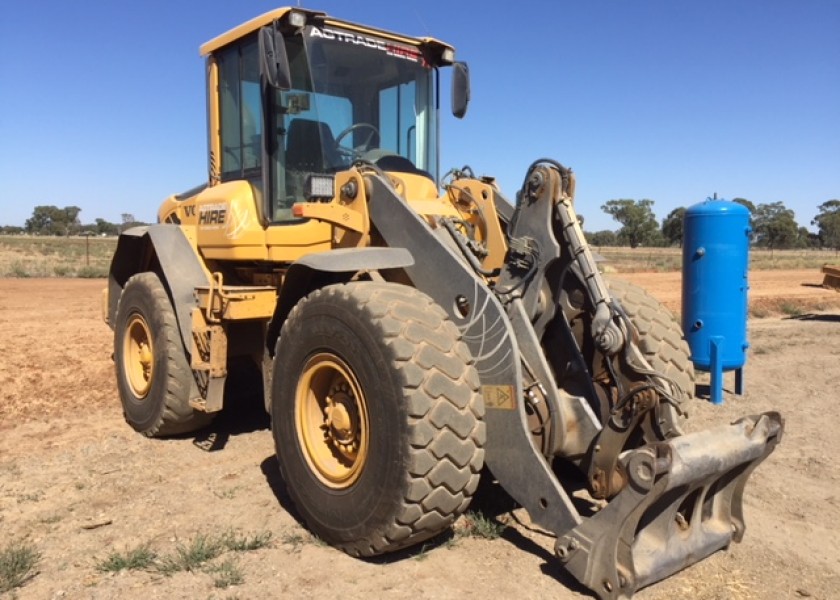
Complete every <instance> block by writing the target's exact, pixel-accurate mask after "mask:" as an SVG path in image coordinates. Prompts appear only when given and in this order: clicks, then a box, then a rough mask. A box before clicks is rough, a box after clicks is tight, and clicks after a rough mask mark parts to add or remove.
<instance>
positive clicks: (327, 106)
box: [202, 9, 468, 225]
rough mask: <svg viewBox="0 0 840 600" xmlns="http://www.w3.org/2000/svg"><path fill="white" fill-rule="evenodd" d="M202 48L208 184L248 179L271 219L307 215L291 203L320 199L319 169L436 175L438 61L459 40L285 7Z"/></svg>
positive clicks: (447, 59)
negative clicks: (363, 167)
mask: <svg viewBox="0 0 840 600" xmlns="http://www.w3.org/2000/svg"><path fill="white" fill-rule="evenodd" d="M202 53H203V54H206V55H207V73H208V120H209V167H210V168H209V170H210V185H211V186H213V185H216V184H218V183H224V182H228V181H241V180H245V181H247V182H249V184H250V185H251V187H252V189H253V192H254V196H255V198H256V199H257V203H258V205H259V209H258V210H260V211H261V213H262V214H261V221H262V222H263V224H264V225H269V224H284V223H293V222H297V221H299V220H298V219H296V217H295V216H294V215H293V214H292V205H293V204H294V203H296V202H303V201H306V200H308V199H311V198H310V197H309V196H310V194H311V193H312V191H311V189H309V188H308V187H307V186H311V185H312V176H313V175H331V174H335V173H337V172H340V171H343V170H346V169H348V168H350V167H351V166H352V165H353V163H355V162H356V161H365V162H368V163H371V164H373V165H376V166H378V167H379V168H381V169H382V170H385V171H403V172H410V173H414V174H419V175H422V176H425V177H427V178H429V179H430V180H431V181H433V182H436V181H437V178H438V169H439V166H438V85H439V77H438V67H440V66H445V65H450V64H452V62H453V59H454V51H453V50H452V48H451V47H449V46H447V45H445V44H443V43H441V42H437V41H435V40H431V39H423V40H418V39H413V38H406V37H402V36H397V35H395V34H390V33H387V32H383V31H379V30H373V29H368V28H362V27H359V26H357V25H353V24H349V23H345V22H340V21H336V20H333V19H331V18H328V17H326V16H325V15H323V14H322V13H315V12H311V11H305V10H301V9H279V10H277V11H273V12H271V13H267V14H266V15H263V16H262V17H258V18H257V19H254V20H253V21H250V22H248V23H246V24H244V25H242V26H240V27H238V28H236V29H234V30H232V31H230V32H228V33H227V34H224V35H222V36H220V37H219V38H216V39H215V40H213V41H211V42H208V43H207V44H205V45H204V46H203V47H202ZM459 73H463V71H459ZM464 82H465V80H464ZM464 85H465V83H462V84H460V86H461V87H460V88H459V89H460V91H459V92H458V94H456V95H459V98H460V99H456V101H457V102H460V103H461V104H463V106H464V108H465V106H466V98H467V96H468V94H466V92H465V89H466V88H465V87H464ZM453 97H454V96H453ZM459 116H460V115H459ZM316 179H317V178H316ZM322 181H323V179H322ZM326 181H329V178H326Z"/></svg>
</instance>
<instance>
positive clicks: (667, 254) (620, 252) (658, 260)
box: [594, 246, 840, 273]
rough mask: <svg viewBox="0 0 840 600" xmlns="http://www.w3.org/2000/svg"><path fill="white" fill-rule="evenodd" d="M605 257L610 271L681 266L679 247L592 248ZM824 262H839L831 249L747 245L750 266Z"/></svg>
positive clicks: (657, 270) (816, 265)
mask: <svg viewBox="0 0 840 600" xmlns="http://www.w3.org/2000/svg"><path fill="white" fill-rule="evenodd" d="M594 250H595V251H596V252H597V253H598V254H600V255H601V256H603V257H604V258H606V259H607V261H609V262H607V263H606V265H604V267H605V270H607V271H610V272H614V273H640V272H654V273H661V272H667V271H679V270H681V269H682V249H680V248H635V249H631V248H609V247H606V246H605V247H602V248H598V247H596V248H594ZM825 263H840V255H838V253H837V252H835V251H833V250H765V249H763V248H752V249H750V269H752V270H759V271H767V270H777V269H819V268H820V267H822V265H824V264H825Z"/></svg>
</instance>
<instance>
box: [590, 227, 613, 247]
mask: <svg viewBox="0 0 840 600" xmlns="http://www.w3.org/2000/svg"><path fill="white" fill-rule="evenodd" d="M586 241H587V242H589V245H590V246H617V245H618V236H616V235H615V231H610V230H609V229H604V230H602V231H596V232H595V233H587V234H586Z"/></svg>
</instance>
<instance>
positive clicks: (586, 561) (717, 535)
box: [555, 412, 783, 599]
mask: <svg viewBox="0 0 840 600" xmlns="http://www.w3.org/2000/svg"><path fill="white" fill-rule="evenodd" d="M782 429H783V422H782V418H781V416H780V415H779V414H778V413H775V412H768V413H764V414H760V415H754V416H749V417H744V418H742V419H740V420H738V421H736V422H735V423H733V424H732V425H728V426H723V427H718V428H715V429H710V430H707V431H701V432H698V433H691V434H687V435H682V436H679V437H677V438H674V439H672V440H669V441H667V442H658V443H654V444H650V445H647V446H644V447H642V448H638V449H636V450H632V451H630V452H627V453H626V454H625V455H624V456H623V457H622V460H621V464H622V466H623V470H624V472H625V473H626V474H627V480H628V485H627V486H625V487H624V489H622V491H621V492H619V494H618V495H617V496H616V497H615V498H613V499H612V501H611V502H610V503H609V504H608V505H607V506H606V507H605V508H604V509H603V510H602V511H600V512H599V513H597V514H595V515H594V516H593V517H592V518H590V519H587V520H585V521H583V522H582V523H581V524H580V525H578V526H576V527H575V528H573V529H572V530H571V531H569V532H568V533H566V534H565V535H562V536H560V537H559V539H558V540H557V543H556V546H555V552H556V554H557V557H558V558H559V559H560V561H561V562H562V563H563V565H564V567H565V569H566V570H567V571H569V572H570V573H571V574H572V575H573V576H574V577H575V578H577V579H578V580H579V581H580V582H581V583H583V584H584V585H586V586H587V587H589V588H590V589H592V590H593V591H595V593H596V594H598V595H599V597H601V598H605V599H606V598H610V599H612V598H629V597H631V596H632V594H633V593H634V592H635V591H636V590H638V589H639V588H642V587H644V586H646V585H649V584H651V583H653V582H655V581H659V580H660V579H664V578H665V577H668V576H669V575H671V574H673V573H676V572H677V571H679V570H681V569H683V568H685V567H687V566H689V565H691V564H693V563H695V562H698V561H700V560H702V559H703V558H705V557H707V556H708V555H710V554H712V553H713V552H715V551H717V550H720V549H721V548H725V547H726V546H728V545H729V544H730V542H732V541H736V542H739V541H741V538H742V536H743V535H744V529H745V525H744V517H743V492H744V486H745V484H746V481H747V479H748V478H749V476H750V473H751V472H752V470H753V469H754V468H755V467H756V466H758V464H759V463H761V462H762V461H763V460H764V459H765V458H767V456H768V455H769V454H770V453H771V452H772V451H773V449H774V448H775V446H776V444H778V442H779V441H780V440H781V434H782Z"/></svg>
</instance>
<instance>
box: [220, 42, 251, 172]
mask: <svg viewBox="0 0 840 600" xmlns="http://www.w3.org/2000/svg"><path fill="white" fill-rule="evenodd" d="M257 53H258V47H257V42H256V41H255V40H252V41H250V42H246V43H244V44H240V45H237V46H233V47H231V48H227V49H225V50H224V51H222V52H220V53H219V54H218V55H217V58H216V60H217V61H218V65H219V118H220V121H221V123H220V129H221V150H222V157H221V162H222V180H230V179H254V180H259V177H260V157H261V137H262V110H261V102H260V71H259V62H258V55H257Z"/></svg>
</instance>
